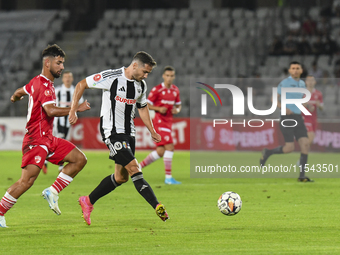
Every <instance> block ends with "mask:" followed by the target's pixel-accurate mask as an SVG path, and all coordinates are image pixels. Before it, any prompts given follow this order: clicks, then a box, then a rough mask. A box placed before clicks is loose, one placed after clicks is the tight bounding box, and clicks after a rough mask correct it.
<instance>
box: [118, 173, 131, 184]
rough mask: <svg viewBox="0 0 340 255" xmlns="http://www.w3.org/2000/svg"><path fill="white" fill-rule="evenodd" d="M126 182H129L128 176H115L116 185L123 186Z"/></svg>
mask: <svg viewBox="0 0 340 255" xmlns="http://www.w3.org/2000/svg"><path fill="white" fill-rule="evenodd" d="M128 180H129V176H123V175H120V176H117V175H115V181H116V182H117V183H118V184H123V183H125V182H127V181H128Z"/></svg>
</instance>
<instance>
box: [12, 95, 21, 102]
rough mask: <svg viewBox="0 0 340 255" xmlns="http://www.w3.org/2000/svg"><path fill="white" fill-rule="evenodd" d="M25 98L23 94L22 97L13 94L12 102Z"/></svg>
mask: <svg viewBox="0 0 340 255" xmlns="http://www.w3.org/2000/svg"><path fill="white" fill-rule="evenodd" d="M23 98H24V96H22V97H17V96H14V95H12V96H11V101H12V103H14V102H16V101H19V100H21V99H23Z"/></svg>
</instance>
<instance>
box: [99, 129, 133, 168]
mask: <svg viewBox="0 0 340 255" xmlns="http://www.w3.org/2000/svg"><path fill="white" fill-rule="evenodd" d="M104 142H105V144H106V146H107V147H108V148H109V150H110V157H109V158H110V159H112V160H114V161H115V162H116V164H119V165H122V166H126V165H127V164H129V163H130V162H131V161H132V160H134V159H135V146H136V140H135V137H133V136H130V135H125V134H116V135H112V136H110V137H109V138H107V139H106V140H105V141H104Z"/></svg>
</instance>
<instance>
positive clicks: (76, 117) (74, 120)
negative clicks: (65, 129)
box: [68, 111, 78, 125]
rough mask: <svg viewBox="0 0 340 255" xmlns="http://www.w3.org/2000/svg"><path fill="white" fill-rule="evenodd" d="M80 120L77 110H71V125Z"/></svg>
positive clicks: (69, 116)
mask: <svg viewBox="0 0 340 255" xmlns="http://www.w3.org/2000/svg"><path fill="white" fill-rule="evenodd" d="M77 120H78V116H77V113H76V112H75V111H70V113H69V115H68V121H69V122H70V124H71V125H73V124H76V122H77Z"/></svg>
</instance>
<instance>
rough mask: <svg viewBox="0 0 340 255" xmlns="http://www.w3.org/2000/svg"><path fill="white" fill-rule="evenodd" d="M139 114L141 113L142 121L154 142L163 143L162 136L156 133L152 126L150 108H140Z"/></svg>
mask: <svg viewBox="0 0 340 255" xmlns="http://www.w3.org/2000/svg"><path fill="white" fill-rule="evenodd" d="M138 113H139V116H140V118H141V119H142V121H143V123H144V125H145V126H146V127H147V129H148V130H149V131H150V133H151V137H152V140H153V141H154V142H156V143H159V142H160V141H161V136H160V135H159V134H158V133H156V131H155V129H154V127H153V125H152V122H151V119H150V114H149V108H148V106H145V107H143V108H139V109H138Z"/></svg>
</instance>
